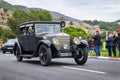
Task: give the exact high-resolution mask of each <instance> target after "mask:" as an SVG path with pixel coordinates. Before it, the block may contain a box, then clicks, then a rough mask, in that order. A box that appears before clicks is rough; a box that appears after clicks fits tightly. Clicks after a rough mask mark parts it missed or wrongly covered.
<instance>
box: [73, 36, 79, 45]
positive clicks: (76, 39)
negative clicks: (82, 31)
mask: <svg viewBox="0 0 120 80" xmlns="http://www.w3.org/2000/svg"><path fill="white" fill-rule="evenodd" d="M73 42H74V43H75V44H77V45H78V44H80V39H79V38H77V37H74V39H73Z"/></svg>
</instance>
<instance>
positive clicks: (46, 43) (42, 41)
mask: <svg viewBox="0 0 120 80" xmlns="http://www.w3.org/2000/svg"><path fill="white" fill-rule="evenodd" d="M38 44H39V46H40V45H42V44H44V45H46V46H47V47H50V45H51V42H50V41H49V40H40V41H39V42H38Z"/></svg>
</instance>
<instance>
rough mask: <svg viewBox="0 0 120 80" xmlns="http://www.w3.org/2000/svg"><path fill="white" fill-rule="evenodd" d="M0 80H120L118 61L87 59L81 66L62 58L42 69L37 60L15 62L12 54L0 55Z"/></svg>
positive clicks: (71, 60) (119, 63)
mask: <svg viewBox="0 0 120 80" xmlns="http://www.w3.org/2000/svg"><path fill="white" fill-rule="evenodd" d="M0 80H120V61H109V60H100V59H88V61H87V63H86V64H85V65H83V66H81V65H77V64H76V63H75V62H74V60H73V59H72V58H62V59H53V60H52V63H51V65H49V66H47V67H44V66H41V65H40V63H39V59H37V58H34V59H30V60H29V59H24V60H23V62H17V61H16V58H15V56H14V55H13V54H2V53H0Z"/></svg>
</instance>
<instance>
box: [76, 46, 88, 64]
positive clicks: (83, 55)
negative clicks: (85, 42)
mask: <svg viewBox="0 0 120 80" xmlns="http://www.w3.org/2000/svg"><path fill="white" fill-rule="evenodd" d="M79 53H80V54H79V55H78V56H77V57H74V60H75V62H76V63H77V64H78V65H84V64H85V63H86V61H87V59H88V50H87V48H82V49H79Z"/></svg>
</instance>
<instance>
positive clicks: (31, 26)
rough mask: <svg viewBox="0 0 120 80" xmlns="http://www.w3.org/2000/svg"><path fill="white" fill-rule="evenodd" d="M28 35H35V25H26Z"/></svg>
mask: <svg viewBox="0 0 120 80" xmlns="http://www.w3.org/2000/svg"><path fill="white" fill-rule="evenodd" d="M26 30H27V34H34V27H33V24H29V25H26Z"/></svg>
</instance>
